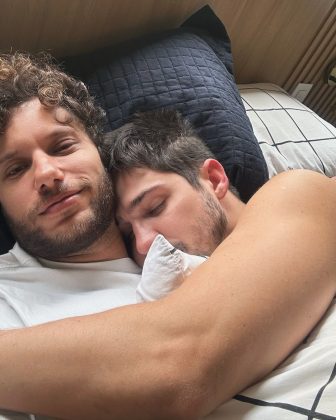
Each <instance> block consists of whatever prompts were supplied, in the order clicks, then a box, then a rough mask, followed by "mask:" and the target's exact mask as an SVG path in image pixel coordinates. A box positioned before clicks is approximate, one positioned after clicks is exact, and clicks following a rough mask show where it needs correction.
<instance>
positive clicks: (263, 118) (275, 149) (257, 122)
mask: <svg viewBox="0 0 336 420" xmlns="http://www.w3.org/2000/svg"><path fill="white" fill-rule="evenodd" d="M238 88H239V91H240V95H241V97H242V100H243V103H244V106H245V109H246V113H247V115H248V117H249V119H250V121H251V124H252V127H253V131H254V134H255V136H256V137H257V139H258V142H259V145H260V147H261V150H262V152H263V155H264V157H265V159H266V163H267V167H268V171H269V175H270V177H272V176H274V175H276V174H277V173H279V172H282V171H286V170H288V169H311V170H314V171H317V172H321V173H324V174H325V175H327V176H329V177H331V176H335V175H336V128H335V127H334V126H332V125H331V124H329V123H328V122H327V121H325V120H323V119H322V118H320V117H319V116H318V115H317V114H316V113H315V112H313V111H312V110H311V109H309V108H308V107H306V106H305V105H303V104H302V103H301V102H299V101H298V100H296V99H294V98H292V97H291V96H290V95H288V93H287V92H286V91H284V90H283V89H281V88H280V87H279V86H276V85H273V84H265V83H256V84H250V85H239V86H238Z"/></svg>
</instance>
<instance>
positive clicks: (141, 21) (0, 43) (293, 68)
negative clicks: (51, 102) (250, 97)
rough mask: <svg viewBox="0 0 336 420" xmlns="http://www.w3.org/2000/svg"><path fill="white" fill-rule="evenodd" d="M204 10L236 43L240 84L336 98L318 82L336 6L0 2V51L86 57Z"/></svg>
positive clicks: (304, 0) (282, 1) (309, 0)
mask: <svg viewBox="0 0 336 420" xmlns="http://www.w3.org/2000/svg"><path fill="white" fill-rule="evenodd" d="M206 3H209V4H210V5H211V6H212V8H213V9H214V11H215V12H216V14H217V15H218V17H219V18H220V19H221V20H222V21H223V22H224V24H225V26H226V28H227V30H228V33H229V35H230V37H231V42H232V50H233V57H234V64H235V75H236V80H237V82H238V83H252V82H272V83H275V84H277V85H280V86H282V87H284V88H285V89H286V90H288V91H292V89H293V88H294V87H295V86H296V84H297V83H299V82H308V83H309V82H312V83H314V88H313V90H312V91H311V93H310V95H309V96H308V98H307V99H306V103H307V105H308V106H309V104H311V105H312V106H313V107H314V106H315V105H316V106H318V109H322V105H321V104H322V103H323V101H324V98H325V100H326V101H327V98H329V97H330V96H328V95H331V97H332V96H333V94H332V93H329V91H330V89H333V88H326V87H325V86H324V84H323V82H321V83H320V80H321V78H322V76H323V73H324V71H325V67H326V66H327V64H328V62H329V61H330V60H331V59H332V58H336V0H234V1H233V0H70V1H69V0H1V16H0V20H1V25H0V51H5V50H6V51H8V50H10V49H12V50H25V51H30V52H36V51H39V50H48V51H50V52H51V53H52V54H54V55H55V56H64V55H72V54H78V53H81V52H88V51H92V50H94V49H96V48H98V47H103V46H106V45H109V44H112V43H118V42H120V41H123V40H126V39H131V38H134V37H137V36H141V35H144V34H147V33H150V32H157V31H161V30H166V29H169V28H174V27H177V26H179V25H180V23H181V22H183V21H184V20H185V19H186V18H187V17H188V16H190V15H191V14H192V13H193V12H195V11H196V10H197V9H199V8H200V7H201V6H203V5H204V4H206ZM325 95H327V96H325ZM326 103H327V104H328V106H329V107H332V106H333V102H332V101H327V102H326ZM313 109H314V110H316V111H317V108H313ZM328 115H334V113H333V111H331V112H329V111H328ZM331 121H332V122H333V123H335V118H334V119H333V120H331Z"/></svg>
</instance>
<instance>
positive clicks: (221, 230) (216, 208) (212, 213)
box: [174, 188, 228, 256]
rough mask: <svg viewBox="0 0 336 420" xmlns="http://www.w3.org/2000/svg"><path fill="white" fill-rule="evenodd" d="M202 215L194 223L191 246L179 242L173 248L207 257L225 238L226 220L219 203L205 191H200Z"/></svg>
mask: <svg viewBox="0 0 336 420" xmlns="http://www.w3.org/2000/svg"><path fill="white" fill-rule="evenodd" d="M201 194H202V199H203V206H204V207H203V214H202V216H201V217H199V218H198V219H197V220H196V221H195V226H194V235H192V236H193V239H194V240H193V242H195V243H193V244H191V245H188V244H186V243H185V242H183V241H181V242H178V243H174V246H175V247H176V248H178V249H180V250H181V251H183V252H187V253H189V254H192V255H202V256H203V255H205V256H209V255H211V254H212V253H213V251H214V250H215V249H216V248H217V246H218V245H219V244H220V243H221V242H222V241H223V240H224V238H225V237H226V231H227V225H228V222H227V218H226V216H225V213H224V211H223V208H222V206H221V205H220V203H219V201H218V200H217V199H215V198H214V197H213V196H212V195H211V194H210V193H209V192H208V191H207V190H206V189H203V188H202V190H201Z"/></svg>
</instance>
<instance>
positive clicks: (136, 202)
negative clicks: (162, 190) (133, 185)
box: [127, 185, 160, 212]
mask: <svg viewBox="0 0 336 420" xmlns="http://www.w3.org/2000/svg"><path fill="white" fill-rule="evenodd" d="M159 187H160V186H159V185H154V186H153V187H150V188H147V189H146V190H144V191H141V193H140V194H139V195H137V196H136V197H135V198H134V199H133V200H132V201H131V202H130V204H129V205H128V206H127V211H128V212H129V211H131V210H133V209H134V207H136V206H138V205H139V204H140V203H141V201H142V200H143V199H144V198H145V197H146V195H147V194H149V193H151V192H152V191H154V190H156V189H157V188H159Z"/></svg>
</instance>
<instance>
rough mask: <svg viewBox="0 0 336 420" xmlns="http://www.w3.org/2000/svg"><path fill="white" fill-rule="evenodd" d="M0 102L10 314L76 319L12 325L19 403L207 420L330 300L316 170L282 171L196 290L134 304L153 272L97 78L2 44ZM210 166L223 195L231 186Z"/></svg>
mask: <svg viewBox="0 0 336 420" xmlns="http://www.w3.org/2000/svg"><path fill="white" fill-rule="evenodd" d="M0 103H1V105H0V106H1V110H0V113H1V114H0V115H1V116H0V120H1V129H0V131H1V135H0V137H1V138H0V202H1V206H2V210H3V212H4V214H5V215H6V218H7V220H8V222H9V225H10V227H11V229H12V231H13V232H14V235H15V237H16V240H17V244H16V245H15V247H14V248H13V250H11V252H10V253H8V254H6V255H4V256H2V257H1V258H0V264H1V267H0V270H1V276H0V278H1V280H0V291H1V301H0V302H1V305H2V306H1V307H0V310H1V319H0V322H1V320H2V319H5V318H6V319H10V320H11V325H7V327H10V326H13V327H18V326H30V325H32V324H34V323H35V324H38V323H40V322H45V321H47V320H56V319H60V318H65V317H69V318H68V319H64V320H60V321H57V322H52V323H49V324H44V325H37V326H32V327H30V328H23V329H18V330H15V329H13V330H9V331H3V332H1V334H0V372H1V379H0V406H1V407H3V408H4V409H8V410H20V411H24V412H33V413H40V414H45V415H51V416H54V417H58V418H80V419H111V418H115V419H141V418H143V419H159V418H162V419H179V418H181V419H189V418H190V419H192V418H199V417H202V416H205V415H207V414H208V413H210V412H211V411H212V410H213V409H214V408H215V407H217V406H218V405H219V404H221V403H222V402H223V401H227V400H228V399H230V398H232V396H233V395H235V394H236V393H237V392H239V391H240V390H242V389H244V388H246V387H247V386H249V385H251V384H253V383H255V382H256V381H257V380H259V379H260V378H261V377H263V376H264V375H266V374H267V373H269V372H270V371H271V370H272V369H273V368H274V367H275V366H277V365H278V364H279V363H280V362H281V361H282V360H283V359H284V358H285V357H286V356H287V355H288V354H289V353H290V352H291V351H292V350H293V349H294V348H295V347H296V346H297V345H298V343H300V342H301V341H302V340H303V338H304V337H305V336H306V335H307V333H308V332H309V331H310V330H311V329H312V328H313V327H314V325H315V324H316V322H317V321H318V320H319V319H320V317H321V316H322V315H323V313H324V312H325V310H326V309H327V307H328V305H329V304H330V302H331V300H332V298H333V296H334V295H335V291H336V264H335V261H336V258H335V252H336V235H335V232H336V221H335V218H334V214H335V210H336V190H335V187H334V182H333V181H331V180H328V179H327V178H326V177H324V176H322V175H319V174H314V173H311V172H305V171H298V172H292V173H290V174H283V175H281V176H278V177H276V178H274V179H273V180H271V181H270V182H268V183H267V184H266V185H265V186H264V187H263V188H261V189H260V190H259V191H258V192H257V193H256V195H255V196H254V197H253V198H252V199H251V200H250V202H249V203H248V204H247V205H246V206H245V208H244V210H243V211H242V212H241V214H240V215H239V217H237V218H236V222H235V224H234V226H233V227H232V232H230V234H229V235H228V236H227V237H226V239H225V240H224V241H223V242H222V243H221V244H220V245H219V246H218V247H217V249H216V250H215V251H214V253H213V254H212V255H211V257H210V258H209V259H208V260H207V262H206V263H204V264H202V265H201V266H200V267H199V268H197V269H196V270H195V271H194V272H193V273H192V274H191V276H190V277H189V278H188V279H187V280H186V281H185V282H184V283H183V284H182V286H181V287H180V288H178V289H177V290H175V291H174V292H173V293H171V294H170V295H169V296H167V297H166V298H165V299H162V300H160V301H157V302H150V303H144V304H139V305H127V304H131V303H135V290H136V287H137V285H138V283H139V279H140V275H139V274H140V272H139V269H138V268H137V266H136V265H135V264H134V263H132V261H131V260H130V259H128V258H127V253H126V250H125V247H124V244H123V242H122V239H121V236H120V233H119V231H118V229H117V226H116V224H115V222H114V219H113V208H114V202H113V194H112V191H111V187H110V184H109V177H108V175H107V174H106V170H105V168H104V166H103V163H102V160H101V157H100V154H101V155H104V153H103V152H102V150H100V152H101V153H100V154H99V150H98V149H99V148H100V146H101V144H100V139H101V137H100V133H101V129H100V128H99V124H98V121H100V116H101V114H100V111H98V114H97V113H96V112H97V111H96V110H95V107H94V105H93V102H92V99H91V98H90V96H89V95H88V93H87V91H86V89H85V87H84V85H83V84H82V83H80V82H78V81H76V80H74V79H72V78H71V77H68V76H67V75H65V74H64V73H62V72H60V71H59V69H58V68H57V67H56V66H54V65H53V64H51V63H50V62H45V61H43V62H42V61H40V60H39V61H35V60H32V59H31V58H30V57H27V56H24V55H19V54H14V55H8V56H2V57H1V59H0ZM97 147H98V148H97ZM200 176H201V177H202V182H203V184H204V186H205V187H206V188H207V190H208V192H209V193H211V194H214V190H213V189H212V186H213V185H214V184H216V185H217V186H218V188H219V189H221V188H223V184H222V183H221V182H216V177H214V176H207V174H206V173H205V172H204V173H203V172H201V173H200ZM226 187H227V184H226ZM226 187H225V188H226ZM218 192H220V191H218ZM195 203H196V201H195ZM199 203H201V201H197V205H198V204H199ZM35 238H38V239H37V240H36V239H35ZM122 305H126V306H123V307H120V308H115V309H112V310H107V309H110V308H112V307H116V306H122ZM104 311H105V312H104ZM93 312H95V314H93V315H89V316H78V315H85V314H90V313H93ZM32 320H34V321H33V322H32ZM260 355H262V357H260Z"/></svg>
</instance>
